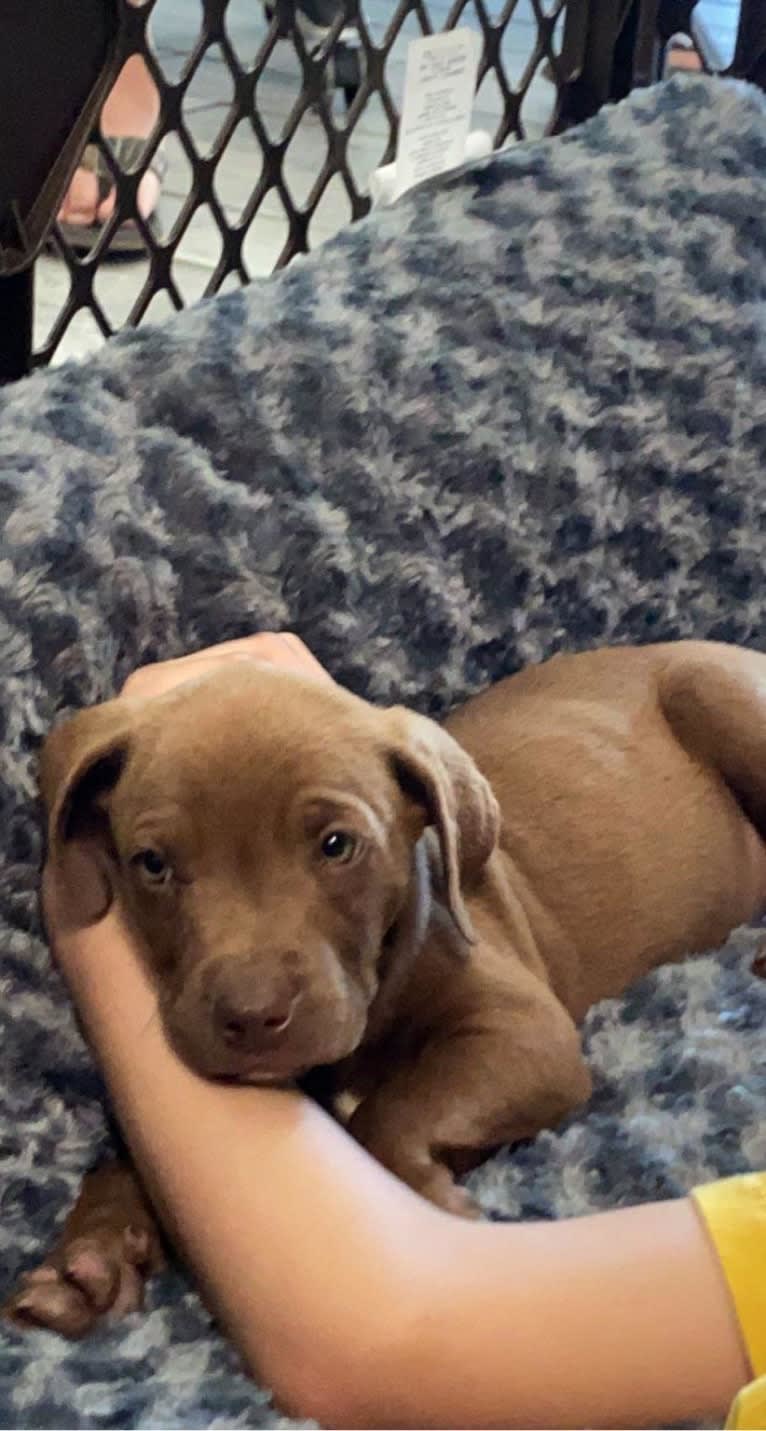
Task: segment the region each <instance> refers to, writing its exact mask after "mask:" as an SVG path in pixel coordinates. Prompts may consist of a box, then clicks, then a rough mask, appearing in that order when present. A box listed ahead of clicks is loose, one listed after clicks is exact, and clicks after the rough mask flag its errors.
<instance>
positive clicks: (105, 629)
mask: <svg viewBox="0 0 766 1431" xmlns="http://www.w3.org/2000/svg"><path fill="white" fill-rule="evenodd" d="M765 250H766V104H765V103H764V100H763V99H762V98H761V97H760V96H759V95H757V94H756V92H755V91H750V90H747V89H745V88H742V87H738V86H736V85H733V84H729V83H723V82H721V83H713V82H708V81H704V80H701V79H693V80H686V81H680V80H674V81H673V82H672V83H671V84H670V85H669V86H667V87H665V88H660V89H657V90H652V91H648V92H644V93H641V94H638V95H636V96H635V97H633V98H631V99H630V100H629V101H627V102H626V103H625V104H623V105H622V106H620V107H618V108H617V109H614V110H611V111H608V112H605V113H603V114H602V115H601V116H599V117H598V118H596V119H595V120H593V121H592V122H591V123H590V124H588V125H587V126H586V127H585V128H584V129H582V130H580V131H579V132H576V133H572V134H570V135H568V136H567V137H566V138H564V139H561V140H557V141H553V142H545V143H539V144H531V145H524V146H519V147H518V148H516V149H514V150H512V151H510V152H508V153H507V154H504V155H503V156H501V157H499V158H497V159H495V160H493V161H491V162H489V163H487V164H485V165H484V166H481V167H479V168H476V169H473V170H470V171H467V172H464V173H463V174H460V175H458V176H456V177H454V178H453V179H451V180H450V181H449V182H447V183H444V184H434V185H430V186H428V187H427V188H426V189H425V190H424V191H422V192H420V193H418V194H416V195H414V196H412V197H411V198H410V199H408V200H406V201H405V202H403V203H402V204H400V205H399V206H398V207H396V208H395V209H393V210H390V211H386V210H384V211H382V212H380V213H378V214H377V215H375V216H374V217H373V218H372V219H371V220H369V221H368V222H366V223H364V224H363V225H361V226H359V227H358V228H355V229H354V230H353V231H349V232H347V233H344V234H343V235H341V236H340V237H339V238H338V239H337V240H336V241H335V242H334V243H332V244H331V245H330V246H329V247H327V248H325V249H324V250H323V251H322V252H321V253H320V254H318V255H316V256H314V257H313V258H311V259H308V260H307V261H305V262H301V263H299V264H296V265H294V266H293V267H292V268H291V269H290V270H289V271H288V272H287V273H285V274H284V275H283V276H281V277H279V278H277V279H275V280H273V281H271V282H268V283H265V284H256V285H253V286H252V287H250V288H249V289H248V290H247V291H245V292H242V293H238V294H235V295H232V296H229V297H226V298H224V299H222V300H220V301H215V302H211V303H206V304H203V305H201V306H200V307H198V308H197V309H196V310H194V311H193V312H190V313H188V314H185V315H183V316H181V317H179V319H178V320H177V321H174V322H173V323H171V324H169V325H168V326H167V327H164V328H162V329H160V330H150V329H147V330H145V331H140V332H138V333H136V334H131V335H127V336H124V337H122V338H120V339H118V340H117V341H115V342H113V343H112V344H110V345H109V346H108V347H107V349H106V350H105V351H104V352H103V353H102V354H100V355H99V356H97V357H96V358H95V359H93V360H92V361H90V362H89V363H88V364H87V365H85V366H83V367H81V368H78V367H73V366H70V367H65V368H62V369H60V370H59V371H55V372H51V373H49V374H45V375H41V376H37V377H34V378H33V379H31V380H29V381H27V382H26V383H23V384H21V385H20V386H18V387H17V388H15V389H12V390H10V391H8V392H6V393H5V394H4V395H3V396H2V398H0V514H1V518H2V528H1V530H2V538H1V543H2V544H1V545H0V643H1V649H2V673H1V675H0V679H1V680H2V699H1V701H0V736H1V739H2V744H1V746H0V802H1V803H0V809H1V811H2V831H3V842H2V843H3V850H2V872H1V873H0V957H1V959H2V964H1V966H0V980H1V981H2V982H1V987H2V999H1V1000H0V1025H1V1031H0V1038H1V1039H2V1049H3V1063H2V1078H1V1079H0V1148H1V1151H2V1158H3V1167H2V1172H3V1182H2V1218H1V1219H0V1264H1V1265H2V1277H3V1280H4V1282H5V1283H6V1284H7V1285H10V1284H11V1283H12V1282H13V1280H14V1278H15V1276H16V1274H17V1272H18V1271H20V1270H21V1268H22V1267H24V1266H27V1265H29V1264H30V1263H32V1262H33V1261H34V1260H35V1258H37V1257H39V1256H40V1253H41V1250H42V1249H43V1248H44V1246H45V1244H46V1242H47V1240H48V1239H49V1237H50V1235H51V1232H52V1230H53V1228H54V1224H55V1223H56V1220H57V1219H58V1218H59V1217H60V1216H61V1214H62V1213H63V1211H64V1209H65V1208H66V1206H67V1204H68V1203H69V1201H70V1199H71V1197H72V1196H73V1194H74V1191H75V1188H76V1186H77V1183H78V1179H79V1177H80V1174H81V1173H82V1171H83V1169H84V1168H85V1167H86V1166H87V1165H88V1164H89V1162H90V1161H91V1160H92V1159H93V1158H94V1156H95V1155H96V1154H97V1153H98V1152H99V1150H100V1148H101V1147H102V1146H103V1145H104V1144H105V1142H106V1140H107V1133H106V1125H105V1118H104V1110H103V1105H102V1101H101V1089H100V1083H99V1079H98V1077H97V1076H96V1074H95V1072H94V1070H93V1068H92V1066H91V1062H90V1059H89V1057H88V1054H87V1052H86V1051H85V1049H84V1047H83V1044H82V1042H81V1040H80V1038H79V1035H78V1034H77V1032H76V1029H75V1026H74V1022H73V1019H72V1016H71V1013H70V1011H69V1009H68V1006H67V1002H66V999H65V997H64V994H63V991H62V988H61V985H60V983H59V981H58V979H57V977H56V975H55V974H54V973H53V972H52V970H51V968H50V965H49V960H48V955H47V952H46V949H45V945H44V942H43V940H42V938H41V935H40V927H39V922H38V915H37V908H36V887H37V880H38V865H39V859H40V849H41V835H40V824H39V812H38V810H37V808H36V806H35V749H36V746H37V744H38V743H39V739H40V737H41V736H42V734H43V732H44V731H45V729H46V727H47V725H48V724H49V722H50V720H51V719H52V717H53V715H54V713H55V712H56V711H57V709H60V708H63V707H65V706H67V705H70V706H76V705H81V704H85V703H87V702H90V701H94V700H98V699H100V698H102V697H105V696H107V695H108V694H109V693H110V692H112V691H113V689H114V687H115V683H116V682H117V681H119V680H120V679H121V678H122V677H124V676H125V675H126V674H127V672H128V671H129V670H130V669H131V667H133V666H134V665H135V664H136V663H137V662H139V661H142V660H147V659H149V658H151V657H163V656H169V655H171V654H177V653H179V652H181V651H184V650H187V649H190V648H192V647H198V646H200V645H203V644H206V643H208V642H213V641H217V640H220V639H222V638H224V637H232V636H235V635H237V634H241V633H243V632H246V631H249V630H252V629H253V628H256V627H274V626H282V625H290V626H292V627H294V628H295V629H296V630H298V631H299V632H300V633H301V635H302V636H303V637H304V638H305V639H306V640H307V641H308V643H309V645H310V646H311V647H312V648H313V649H314V650H315V651H316V652H317V654H318V655H319V657H320V658H321V659H322V660H323V661H324V662H325V663H326V664H327V665H328V666H329V667H330V669H331V670H332V671H333V672H334V674H335V675H336V676H338V677H339V678H340V679H341V680H342V681H344V682H346V683H347V684H349V685H351V686H352V687H353V688H354V689H356V690H357V691H359V692H361V693H363V694H365V695H368V696H371V697H372V698H374V699H377V700H381V701H386V700H389V699H392V698H395V699H397V700H404V701H407V702H410V703H411V704H413V705H415V706H417V707H419V708H420V709H423V710H425V711H429V712H431V713H435V714H440V713H443V712H444V711H445V710H446V709H448V708H449V707H450V706H451V705H452V704H453V703H455V702H456V701H458V700H460V699H461V698H462V697H464V696H465V695H467V694H468V693H469V692H471V691H475V690H477V689H479V688H480V687H482V686H484V685H485V684H487V683H488V682H491V681H493V680H495V679H497V678H498V677H500V676H502V675H504V674H505V673H506V672H509V671H512V670H515V669H517V668H518V667H519V666H520V665H522V664H523V663H525V662H527V661H530V660H537V659H539V658H541V657H544V656H547V655H549V654H551V652H553V651H554V650H556V649H559V648H561V647H568V648H573V649H577V648H582V647H587V646H592V645H594V644H600V643H605V642H610V641H611V642H625V641H637V642H644V641H647V640H654V639H657V638H674V637H680V636H691V635H694V636H716V637H724V638H727V639H729V640H734V641H742V642H749V643H751V644H753V645H755V646H758V647H760V648H762V649H766V619H765V618H766V592H765V590H764V571H763V549H764V531H765V529H766V505H765V504H764V479H763V473H764V464H765V462H766V386H765V384H764V378H765V377H766V347H765V346H764V320H765V316H766V309H765V308H764V302H763V300H764V252H765ZM661 818H663V812H662V811H658V819H661ZM757 938H758V936H757V935H756V934H754V933H752V932H750V933H744V934H740V935H738V936H735V937H734V939H733V940H732V943H731V947H730V949H729V950H728V951H727V952H726V953H725V955H724V956H722V957H719V956H717V955H716V956H711V957H706V958H704V959H702V960H700V961H698V962H695V963H693V964H689V965H687V966H684V967H679V968H673V969H669V970H664V971H662V972H660V973H659V974H658V975H657V976H655V977H653V978H652V979H650V980H649V981H647V982H646V983H645V984H644V985H643V986H641V987H639V988H636V989H634V990H631V991H630V993H629V994H628V995H627V997H626V998H625V999H623V1000H622V1001H621V1002H617V1003H612V1004H609V1005H606V1006H602V1007H600V1008H599V1009H597V1010H595V1011H594V1012H593V1014H592V1015H591V1017H590V1019H589V1021H588V1030H587V1033H588V1044H589V1048H590V1053H591V1056H592V1060H593V1063H594V1067H595V1072H596V1092H595V1095H594V1099H593V1102H592V1105H591V1107H590V1108H589V1110H588V1111H587V1112H585V1113H584V1114H583V1115H582V1116H581V1117H579V1118H577V1119H575V1120H574V1121H573V1122H572V1124H571V1125H570V1126H569V1127H568V1128H566V1129H565V1130H564V1131H561V1132H558V1133H555V1134H546V1135H544V1136H542V1137H540V1138H539V1139H538V1140H537V1141H536V1143H535V1144H534V1145H531V1146H529V1147H524V1148H521V1149H517V1150H516V1151H515V1152H512V1153H510V1154H505V1155H502V1156H500V1157H498V1158H497V1159H496V1160H495V1161H494V1162H493V1163H492V1164H490V1165H488V1166H487V1167H486V1168H484V1169H483V1170H481V1171H480V1172H478V1173H477V1174H475V1175H474V1179H473V1181H474V1183H475V1186H476V1189H477V1190H478V1192H479V1194H480V1196H481V1198H482V1200H483V1202H484V1204H485V1206H486V1207H487V1209H488V1211H490V1212H491V1213H493V1214H495V1215H512V1216H516V1215H519V1214H522V1215H524V1216H542V1217H554V1216H558V1215H561V1214H564V1213H569V1212H582V1211H583V1210H584V1209H586V1208H596V1207H605V1206H612V1205H615V1204H617V1203H623V1202H630V1201H635V1200H641V1199H645V1198H653V1197H656V1196H657V1195H663V1194H674V1193H680V1192H681V1191H682V1190H683V1189H685V1188H688V1187H689V1186H690V1185H691V1184H692V1183H693V1182H694V1181H695V1180H697V1179H700V1178H704V1177H708V1176H712V1175H715V1174H718V1173H729V1172H733V1171H735V1170H739V1169H744V1168H749V1167H756V1166H763V1165H766V1069H765V1068H764V1055H763V1046H764V1043H763V1032H762V1028H763V1021H764V1015H766V984H763V983H761V982H759V981H757V980H756V979H754V978H753V977H752V976H751V974H750V972H749V966H750V961H751V957H752V953H753V949H754V946H755V942H756V941H757ZM306 1196H307V1197H310V1196H311V1191H310V1188H307V1189H306ZM331 1276H332V1269H331V1268H328V1277H331ZM0 1424H2V1425H3V1426H9V1425H16V1426H25V1427H26V1426H29V1427H32V1426H35V1427H42V1426H45V1427H48V1426H60V1425H68V1426H128V1425H131V1426H132V1425H140V1426H162V1425H164V1426H167V1425H184V1426H222V1425H224V1424H225V1425H228V1426H231V1425H242V1426H267V1425H276V1424H279V1416H278V1413H276V1412H275V1411H274V1410H273V1409H272V1408H271V1406H270V1404H269V1400H268V1395H267V1393H265V1392H261V1391H259V1390H258V1389H256V1388H255V1387H254V1386H252V1385H251V1384H250V1383H248V1382H247V1380H246V1379H245V1378H244V1377H243V1376H241V1375H240V1374H239V1372H238V1371H237V1368H236V1361H235V1358H234V1356H233V1354H232V1353H231V1352H230V1351H229V1350H228V1349H227V1348H226V1346H225V1345H224V1343H223V1342H222V1340H221V1339H220V1338H219V1336H218V1335H217V1333H216V1332H215V1330H214V1329H213V1328H212V1327H211V1325H210V1322H209V1319H208V1317H207V1316H206V1314H205V1313H204V1311H203V1310H202V1308H201V1306H200V1303H199V1301H198V1300H197V1297H196V1295H195V1294H194V1292H193V1291H192V1290H191V1289H190V1288H189V1286H188V1284H187V1282H186V1281H185V1280H184V1279H183V1277H182V1275H181V1274H180V1273H173V1274H168V1275H167V1276H166V1277H165V1278H163V1279H161V1280H160V1281H159V1282H158V1283H157V1284H156V1285H155V1286H154V1288H153V1289H152V1291H151V1294H150V1299H149V1307H148V1311H147V1312H146V1314H144V1315H136V1316H134V1317H132V1318H131V1319H129V1320H128V1321H127V1322H126V1323H125V1324H124V1325H122V1326H120V1327H117V1328H115V1329H114V1330H111V1331H108V1332H104V1333H103V1334H101V1335H98V1336H95V1337H94V1338H93V1339H92V1340H90V1341H87V1342H85V1343H83V1344H81V1345H75V1346H71V1345H68V1344H66V1343H65V1342H63V1341H60V1340H58V1339H56V1338H55V1337H52V1336H49V1335H47V1334H42V1333H40V1334H29V1335H27V1336H21V1335H17V1334H15V1333H13V1332H10V1333H5V1334H3V1335H2V1337H1V1338H0Z"/></svg>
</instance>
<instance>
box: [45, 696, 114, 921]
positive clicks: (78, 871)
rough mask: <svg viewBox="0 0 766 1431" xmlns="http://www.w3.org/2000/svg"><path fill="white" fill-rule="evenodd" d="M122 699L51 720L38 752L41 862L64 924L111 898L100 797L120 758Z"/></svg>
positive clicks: (107, 834) (94, 912)
mask: <svg viewBox="0 0 766 1431" xmlns="http://www.w3.org/2000/svg"><path fill="white" fill-rule="evenodd" d="M131 727H132V715H131V707H130V704H129V703H128V702H127V701H108V702H107V703H106V704H105V705H101V706H94V707H93V709H91V710H85V711H80V712H79V713H78V714H77V715H76V716H73V717H72V719H71V720H67V721H64V722H63V723H62V724H61V725H59V726H56V727H55V728H54V730H52V731H51V733H50V735H49V736H48V738H47V740H46V742H45V744H44V746H43V749H42V753H41V756H40V790H41V793H42V797H43V800H44V802H45V805H46V808H47V813H48V863H49V867H50V870H51V874H52V876H53V881H54V885H55V889H56V895H57V900H59V901H60V902H61V904H62V906H63V907H62V913H63V917H64V920H65V922H66V923H71V924H75V925H83V924H93V923H95V922H96V920H98V919H101V918H102V917H103V915H105V914H106V912H107V910H108V908H109V906H110V904H111V902H112V897H113V891H112V881H111V878H110V872H109V857H110V852H111V847H112V843H111V830H110V825H109V816H108V813H107V810H106V804H105V802H106V797H107V796H108V794H109V792H110V791H111V790H113V789H114V787H115V785H116V784H117V781H118V780H119V778H120V775H121V773H122V769H123V766H124V764H125V761H126V759H127V754H128V748H129V744H130V732H131Z"/></svg>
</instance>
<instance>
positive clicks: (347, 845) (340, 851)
mask: <svg viewBox="0 0 766 1431" xmlns="http://www.w3.org/2000/svg"><path fill="white" fill-rule="evenodd" d="M357 847H358V840H357V838H356V835H350V834H349V832H348V830H331V831H330V833H329V835H325V837H324V839H323V840H322V855H323V856H324V858H325V859H326V860H332V861H333V863H334V864H338V865H347V864H348V862H349V860H352V859H353V858H354V855H355V854H356V851H357Z"/></svg>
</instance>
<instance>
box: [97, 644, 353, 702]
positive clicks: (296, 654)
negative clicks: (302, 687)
mask: <svg viewBox="0 0 766 1431" xmlns="http://www.w3.org/2000/svg"><path fill="white" fill-rule="evenodd" d="M231 661H262V662H264V663H266V664H267V665H270V666H280V667H281V668H282V669H283V670H287V671H297V672H300V673H301V674H303V675H306V676H313V677H315V678H316V679H317V680H320V681H330V680H332V677H331V676H329V675H328V673H327V671H325V669H324V667H323V666H321V665H320V664H319V662H318V661H317V659H316V657H315V656H312V654H311V652H310V651H309V649H308V647H307V646H305V645H304V643H303V642H302V641H301V639H300V637H299V636H295V635H293V633H292V632H291V631H260V632H258V633H257V634H256V635H255V636H243V637H241V638H240V639H239V640H236V641H223V642H222V643H221V644H220V645H219V646H208V647H206V649H205V650H204V651H193V652H192V653H191V655H188V656H178V657H176V658H175V659H174V660H172V661H157V662H155V663H154V664H152V665H149V666H139V667H138V669H137V670H135V671H133V673H132V674H131V675H130V676H128V679H127V680H126V682H125V684H124V686H123V687H122V690H121V692H120V695H121V696H128V697H130V698H131V699H138V700H150V699H151V698H152V697H153V696H163V695H165V694H166V693H167V692H168V691H172V690H175V688H176V686H180V685H183V683H184V682H185V681H192V680H196V679H197V677H198V676H204V675H207V674H209V673H212V672H213V671H215V670H217V669H219V668H220V669H223V668H224V667H226V666H227V665H229V663H230V662H231Z"/></svg>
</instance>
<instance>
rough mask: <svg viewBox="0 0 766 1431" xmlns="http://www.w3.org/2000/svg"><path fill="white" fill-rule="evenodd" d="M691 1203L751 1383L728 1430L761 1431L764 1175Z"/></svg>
mask: <svg viewBox="0 0 766 1431" xmlns="http://www.w3.org/2000/svg"><path fill="white" fill-rule="evenodd" d="M692 1197H693V1199H694V1201H695V1203H696V1205H697V1209H698V1211H699V1212H700V1214H701V1216H702V1219H703V1221H704V1223H705V1225H706V1227H707V1229H708V1232H709V1234H710V1237H711V1240H712V1242H713V1245H714V1247H715V1249H716V1252H717V1253H718V1257H719V1258H720V1262H721V1268H722V1270H723V1274H724V1276H725V1278H726V1281H727V1283H728V1287H729V1291H730V1293H731V1297H732V1301H733V1303H734V1309H735V1311H736V1314H737V1319H738V1321H739V1325H740V1329H741V1332H742V1337H743V1340H744V1343H745V1348H746V1350H747V1355H748V1359H749V1361H750V1365H751V1367H752V1370H753V1377H754V1380H753V1381H752V1382H751V1383H750V1385H749V1386H747V1387H745V1388H744V1389H743V1391H741V1392H740V1394H739V1396H738V1397H737V1399H736V1401H735V1402H734V1405H733V1406H732V1409H731V1412H730V1414H729V1420H728V1422H727V1426H728V1427H730V1428H737V1431H746V1428H764V1427H766V1173H746V1174H744V1175H743V1176H741V1177H736V1178H724V1179H723V1180H722V1181H721V1182H716V1183H706V1184H705V1185H703V1186H702V1187H698V1188H695V1189H694V1191H693V1193H692Z"/></svg>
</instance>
